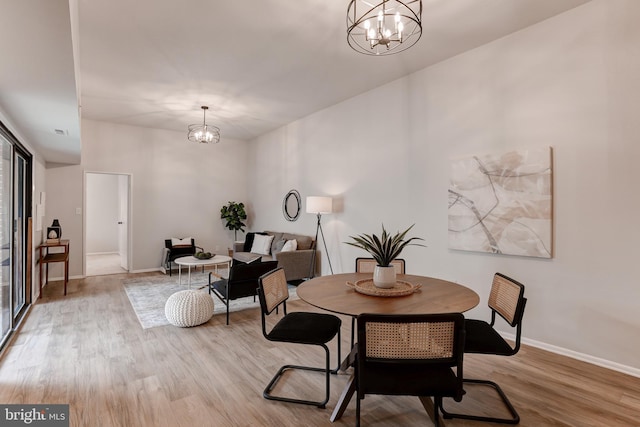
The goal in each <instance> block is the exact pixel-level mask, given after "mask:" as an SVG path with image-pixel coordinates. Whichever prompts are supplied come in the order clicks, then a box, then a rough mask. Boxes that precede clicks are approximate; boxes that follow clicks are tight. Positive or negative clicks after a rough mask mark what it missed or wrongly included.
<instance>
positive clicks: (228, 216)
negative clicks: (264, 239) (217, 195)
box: [220, 202, 247, 240]
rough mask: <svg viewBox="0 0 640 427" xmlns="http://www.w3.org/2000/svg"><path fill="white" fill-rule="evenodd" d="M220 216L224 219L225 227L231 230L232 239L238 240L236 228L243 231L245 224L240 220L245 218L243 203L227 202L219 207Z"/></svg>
mask: <svg viewBox="0 0 640 427" xmlns="http://www.w3.org/2000/svg"><path fill="white" fill-rule="evenodd" d="M220 218H221V219H224V220H225V221H226V224H225V227H227V228H228V229H229V230H231V231H233V239H234V240H238V230H240V231H242V232H243V233H244V228H243V227H246V224H245V223H244V222H242V221H244V220H246V219H247V212H246V211H245V210H244V203H236V202H229V203H227V204H226V205H225V206H223V207H222V208H221V209H220Z"/></svg>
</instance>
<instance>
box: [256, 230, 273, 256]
mask: <svg viewBox="0 0 640 427" xmlns="http://www.w3.org/2000/svg"><path fill="white" fill-rule="evenodd" d="M272 240H273V236H268V235H263V234H256V235H255V236H254V238H253V245H251V253H254V254H260V255H269V252H270V251H271V241H272Z"/></svg>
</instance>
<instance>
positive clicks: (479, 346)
mask: <svg viewBox="0 0 640 427" xmlns="http://www.w3.org/2000/svg"><path fill="white" fill-rule="evenodd" d="M464 326H465V329H466V340H465V344H464V352H465V353H481V354H499V355H510V354H512V353H513V349H512V348H511V346H509V344H508V343H507V342H506V341H505V340H504V338H502V337H501V336H500V334H499V333H498V332H496V330H495V329H493V327H492V326H491V325H490V324H489V323H487V322H485V321H483V320H476V319H466V320H465V322H464Z"/></svg>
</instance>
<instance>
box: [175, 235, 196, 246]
mask: <svg viewBox="0 0 640 427" xmlns="http://www.w3.org/2000/svg"><path fill="white" fill-rule="evenodd" d="M171 246H173V247H176V246H178V247H186V246H189V247H191V237H185V238H184V239H178V238H177V237H172V238H171Z"/></svg>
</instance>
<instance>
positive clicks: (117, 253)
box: [87, 251, 120, 255]
mask: <svg viewBox="0 0 640 427" xmlns="http://www.w3.org/2000/svg"><path fill="white" fill-rule="evenodd" d="M119 254H120V252H117V251H116V252H87V255H119Z"/></svg>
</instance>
